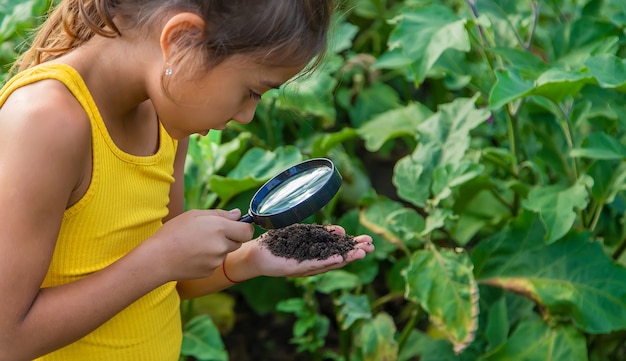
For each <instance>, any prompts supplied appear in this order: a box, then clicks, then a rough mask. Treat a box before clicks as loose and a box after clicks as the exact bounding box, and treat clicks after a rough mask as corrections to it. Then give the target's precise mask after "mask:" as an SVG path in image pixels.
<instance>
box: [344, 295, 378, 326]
mask: <svg viewBox="0 0 626 361" xmlns="http://www.w3.org/2000/svg"><path fill="white" fill-rule="evenodd" d="M337 319H338V321H339V323H340V324H341V329H342V330H347V329H349V328H350V327H351V326H352V325H353V324H354V323H355V322H356V321H358V320H371V319H372V311H371V306H370V302H369V299H368V298H367V296H365V295H352V294H345V295H343V296H341V297H340V298H339V313H338V314H337Z"/></svg>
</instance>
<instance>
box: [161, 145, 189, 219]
mask: <svg viewBox="0 0 626 361" xmlns="http://www.w3.org/2000/svg"><path fill="white" fill-rule="evenodd" d="M187 149H189V138H185V139H181V140H179V141H178V148H177V149H176V158H175V159H174V184H172V187H171V189H170V203H169V204H168V206H167V208H168V209H169V213H168V214H167V217H165V219H163V223H165V222H167V221H169V220H170V219H172V218H174V217H176V216H178V215H179V214H181V213H183V211H184V210H185V159H186V158H187Z"/></svg>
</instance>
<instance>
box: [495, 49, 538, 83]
mask: <svg viewBox="0 0 626 361" xmlns="http://www.w3.org/2000/svg"><path fill="white" fill-rule="evenodd" d="M490 51H492V52H494V53H496V54H498V55H500V56H501V57H502V58H503V59H504V60H505V61H506V62H508V63H509V65H510V67H511V68H513V69H516V70H517V71H518V72H519V73H521V74H522V75H526V76H528V77H529V78H536V77H538V76H539V75H540V74H541V73H543V72H544V71H546V70H548V68H549V66H548V64H546V63H545V62H544V61H543V60H542V59H541V58H540V57H538V56H537V55H535V54H533V53H530V52H528V51H524V50H520V49H516V48H504V47H496V48H493V49H490Z"/></svg>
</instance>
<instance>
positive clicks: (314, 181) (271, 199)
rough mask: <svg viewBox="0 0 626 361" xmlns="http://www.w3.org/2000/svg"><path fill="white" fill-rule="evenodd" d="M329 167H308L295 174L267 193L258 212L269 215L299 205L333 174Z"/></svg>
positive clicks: (260, 203)
mask: <svg viewBox="0 0 626 361" xmlns="http://www.w3.org/2000/svg"><path fill="white" fill-rule="evenodd" d="M332 171H333V170H332V169H331V168H329V167H318V168H311V169H307V170H305V171H303V172H301V173H299V174H296V175H294V176H293V177H292V178H290V179H289V181H288V182H283V183H282V184H280V185H278V186H277V187H276V188H274V189H272V190H271V191H270V192H268V193H267V195H266V196H265V198H263V200H261V202H259V205H258V207H257V209H256V213H257V214H259V215H268V214H276V213H280V212H284V211H286V210H289V209H291V208H293V207H294V206H297V205H298V204H300V203H302V202H303V201H305V200H306V199H308V198H310V197H311V196H312V195H313V194H315V193H317V191H319V190H320V188H322V187H323V186H324V184H325V183H326V182H327V181H328V178H329V177H330V176H331V175H332Z"/></svg>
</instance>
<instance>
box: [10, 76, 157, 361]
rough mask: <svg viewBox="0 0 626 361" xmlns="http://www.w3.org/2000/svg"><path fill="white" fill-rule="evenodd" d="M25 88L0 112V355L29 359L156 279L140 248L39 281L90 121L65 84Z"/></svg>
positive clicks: (75, 181) (86, 144)
mask: <svg viewBox="0 0 626 361" xmlns="http://www.w3.org/2000/svg"><path fill="white" fill-rule="evenodd" d="M30 89H31V90H32V89H34V91H35V92H34V93H33V92H31V93H30V94H28V97H26V96H21V95H20V94H23V91H25V89H20V90H18V91H17V92H16V93H15V94H14V95H12V96H11V98H10V99H9V101H8V102H7V103H6V104H5V105H4V106H3V108H2V111H1V112H0V189H2V191H1V192H0V205H1V207H0V219H2V220H3V225H2V228H1V230H0V360H7V359H8V360H20V359H32V358H33V357H36V356H38V355H41V354H44V353H47V352H49V351H52V350H54V349H57V348H59V347H61V346H63V345H66V344H68V343H70V342H72V341H74V340H77V339H79V338H80V337H82V336H84V335H85V334H87V333H88V332H90V331H91V330H93V329H95V328H96V327H97V326H99V325H100V324H102V323H103V322H105V321H106V320H107V319H109V318H111V317H112V316H113V315H115V314H116V313H117V312H119V311H120V310H121V309H123V308H124V307H126V306H127V305H129V304H130V303H132V302H133V301H134V300H136V299H138V298H139V297H140V296H142V295H143V294H145V293H147V292H148V291H150V289H152V288H154V287H156V286H158V285H159V284H160V283H162V282H163V280H162V279H160V278H159V276H160V275H150V274H149V272H146V271H145V270H144V269H143V267H144V265H146V266H147V265H148V263H147V262H146V261H147V260H146V255H145V254H144V252H142V251H141V250H139V251H138V252H135V253H134V254H132V255H129V257H127V258H126V259H124V260H122V261H120V262H118V263H116V264H115V265H113V266H111V267H110V268H108V269H106V270H105V271H103V272H100V273H98V274H94V275H93V276H91V277H87V278H85V279H83V280H81V281H79V282H74V283H72V284H68V285H64V286H60V287H54V288H48V289H40V285H41V282H42V280H43V278H44V277H45V274H46V272H47V269H48V266H49V264H50V260H51V258H52V253H53V251H54V247H55V242H56V237H57V234H58V230H59V227H60V225H61V221H62V217H63V212H64V210H65V208H66V206H67V205H68V202H69V199H70V195H71V194H72V191H73V189H74V188H76V187H77V186H78V185H79V184H80V181H81V177H82V174H83V171H84V168H83V165H84V164H85V154H87V155H88V156H89V155H90V147H91V129H90V126H89V121H88V119H86V117H85V115H84V112H83V111H82V108H80V107H79V106H78V104H77V103H75V101H74V100H73V98H71V99H69V98H68V96H66V95H64V94H65V92H66V90H64V89H57V88H54V87H53V88H52V89H51V88H50V87H48V86H46V85H45V84H44V82H42V84H37V85H35V86H34V87H31V88H30ZM38 89H41V92H39V93H38ZM43 92H45V93H46V94H42V93H43ZM32 96H35V97H38V99H46V100H45V102H47V103H46V104H42V103H41V102H38V103H37V104H38V105H35V104H33V103H32V102H29V99H32ZM50 109H54V111H50ZM145 269H146V270H147V269H150V267H146V268H145Z"/></svg>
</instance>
